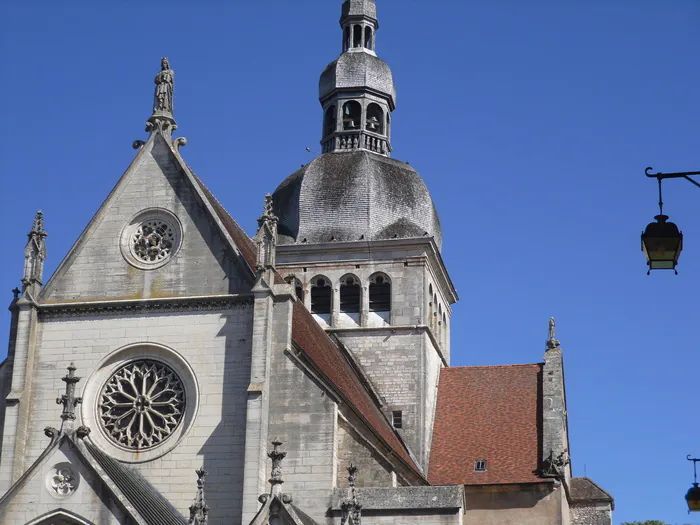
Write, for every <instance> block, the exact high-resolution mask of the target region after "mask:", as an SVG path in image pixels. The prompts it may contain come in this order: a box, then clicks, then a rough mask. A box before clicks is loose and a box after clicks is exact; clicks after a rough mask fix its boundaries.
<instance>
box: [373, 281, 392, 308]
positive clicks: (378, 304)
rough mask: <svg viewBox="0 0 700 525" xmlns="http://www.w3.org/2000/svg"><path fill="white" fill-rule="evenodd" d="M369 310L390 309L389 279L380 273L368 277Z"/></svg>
mask: <svg viewBox="0 0 700 525" xmlns="http://www.w3.org/2000/svg"><path fill="white" fill-rule="evenodd" d="M369 311H370V312H390V311H391V281H390V280H389V278H388V277H387V276H386V275H384V274H382V273H378V274H375V275H373V276H372V277H370V278H369Z"/></svg>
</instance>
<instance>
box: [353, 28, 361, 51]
mask: <svg viewBox="0 0 700 525" xmlns="http://www.w3.org/2000/svg"><path fill="white" fill-rule="evenodd" d="M352 47H362V26H353V28H352Z"/></svg>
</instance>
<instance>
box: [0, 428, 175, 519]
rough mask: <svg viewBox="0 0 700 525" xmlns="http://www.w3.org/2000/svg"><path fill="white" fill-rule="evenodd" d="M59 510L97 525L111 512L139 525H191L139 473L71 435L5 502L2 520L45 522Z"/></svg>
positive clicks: (44, 457)
mask: <svg viewBox="0 0 700 525" xmlns="http://www.w3.org/2000/svg"><path fill="white" fill-rule="evenodd" d="M37 494H38V498H37ZM37 499H38V501H37ZM25 500H27V501H31V502H32V513H33V516H27V515H26V510H24V509H26V507H27V501H25ZM58 510H61V511H62V512H69V513H73V514H74V515H75V516H79V517H80V518H81V519H83V520H87V521H88V522H90V521H92V522H95V523H97V522H100V521H101V520H102V518H101V516H102V515H103V512H104V511H105V510H108V511H109V512H110V513H112V514H113V515H114V516H115V519H116V521H118V522H124V520H125V518H128V519H129V520H131V521H132V522H133V523H135V524H136V525H185V524H186V520H185V518H184V517H183V516H182V515H181V514H179V513H178V512H177V511H176V510H175V509H174V508H173V507H172V505H170V504H169V502H168V501H167V500H166V499H165V498H164V497H163V496H162V495H161V494H160V493H159V492H158V491H157V490H156V489H154V488H153V487H152V486H150V485H149V484H148V483H147V482H146V481H145V479H143V477H142V476H141V475H140V474H139V473H137V472H136V471H134V470H132V469H129V468H128V467H127V466H125V465H123V464H121V463H119V462H118V461H116V460H115V459H113V458H110V457H109V456H107V455H106V454H104V453H103V452H101V451H100V450H99V449H97V448H96V447H95V446H94V445H92V444H91V443H89V441H86V440H83V439H81V438H77V437H75V433H74V432H72V431H69V432H67V433H63V434H61V435H60V436H59V437H58V438H57V439H55V440H54V441H53V442H52V443H51V444H50V445H49V446H48V447H47V448H46V450H45V451H44V452H43V453H42V454H41V455H40V456H39V458H37V460H36V461H35V462H34V463H33V464H32V466H31V467H29V469H28V470H27V471H26V472H25V473H24V474H23V475H22V476H21V477H20V478H19V480H17V482H16V483H15V484H14V485H12V487H10V489H9V490H8V491H7V493H5V495H4V496H3V497H2V498H0V518H12V517H15V516H19V513H22V516H21V519H19V518H17V519H19V521H21V520H25V521H27V522H31V521H41V520H40V519H39V518H42V519H43V518H45V517H48V516H50V515H51V513H52V512H57V511H58ZM91 512H92V513H94V514H95V515H94V516H92V515H90V513H91Z"/></svg>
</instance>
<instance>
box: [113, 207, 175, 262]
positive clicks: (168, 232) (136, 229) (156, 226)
mask: <svg viewBox="0 0 700 525" xmlns="http://www.w3.org/2000/svg"><path fill="white" fill-rule="evenodd" d="M181 237H182V234H181V227H180V223H179V221H178V220H177V218H175V217H174V216H173V215H172V214H171V213H170V212H167V211H166V210H161V209H154V210H152V212H150V213H149V211H148V210H147V211H145V212H143V213H141V214H139V215H138V216H137V218H136V219H134V220H132V221H131V222H130V223H129V225H128V226H127V227H126V229H125V230H124V232H123V233H122V240H121V245H122V253H123V255H124V257H125V258H126V259H127V260H128V261H129V262H130V263H131V264H132V265H134V266H136V267H137V268H141V269H144V270H148V269H154V268H159V267H160V266H163V265H164V264H166V263H167V262H168V261H169V260H170V259H171V258H172V257H173V256H174V255H175V254H176V253H177V251H178V249H179V248H180V240H181Z"/></svg>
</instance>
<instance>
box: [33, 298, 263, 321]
mask: <svg viewBox="0 0 700 525" xmlns="http://www.w3.org/2000/svg"><path fill="white" fill-rule="evenodd" d="M252 304H253V296H252V295H251V294H240V295H212V296H191V297H169V298H157V299H131V300H116V301H88V302H65V303H44V304H40V305H38V310H39V316H40V317H41V318H54V317H93V316H109V315H121V314H133V313H168V312H201V311H214V310H231V309H234V308H241V307H247V306H251V305H252Z"/></svg>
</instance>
